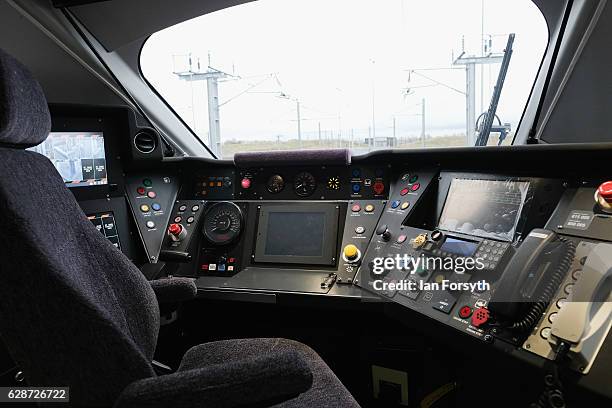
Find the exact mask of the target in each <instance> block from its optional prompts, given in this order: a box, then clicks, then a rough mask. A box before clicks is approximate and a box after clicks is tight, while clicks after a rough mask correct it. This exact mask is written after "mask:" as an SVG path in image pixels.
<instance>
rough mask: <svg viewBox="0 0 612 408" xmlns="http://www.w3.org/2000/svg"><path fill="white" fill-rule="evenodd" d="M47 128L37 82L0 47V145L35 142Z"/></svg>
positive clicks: (45, 108)
mask: <svg viewBox="0 0 612 408" xmlns="http://www.w3.org/2000/svg"><path fill="white" fill-rule="evenodd" d="M50 131H51V115H50V114H49V106H48V105H47V100H46V99H45V95H44V93H43V90H42V88H41V86H40V84H39V83H38V81H36V79H34V76H33V75H32V73H31V72H30V71H29V70H28V69H27V68H26V67H25V66H24V65H23V64H22V63H20V62H19V61H17V60H16V59H15V58H13V57H12V56H10V55H9V54H7V53H6V52H5V51H4V50H2V49H0V146H10V147H18V148H26V147H32V146H36V145H37V144H39V143H41V142H42V141H44V140H45V139H46V138H47V136H48V135H49V132H50Z"/></svg>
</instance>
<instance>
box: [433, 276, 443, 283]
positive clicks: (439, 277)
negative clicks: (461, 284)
mask: <svg viewBox="0 0 612 408" xmlns="http://www.w3.org/2000/svg"><path fill="white" fill-rule="evenodd" d="M434 280H435V282H436V283H442V281H443V280H444V275H442V274H440V275H436V277H435V278H434Z"/></svg>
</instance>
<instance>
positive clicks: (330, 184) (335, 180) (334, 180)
mask: <svg viewBox="0 0 612 408" xmlns="http://www.w3.org/2000/svg"><path fill="white" fill-rule="evenodd" d="M327 188H329V189H330V190H340V178H339V177H337V176H331V177H330V178H328V179H327Z"/></svg>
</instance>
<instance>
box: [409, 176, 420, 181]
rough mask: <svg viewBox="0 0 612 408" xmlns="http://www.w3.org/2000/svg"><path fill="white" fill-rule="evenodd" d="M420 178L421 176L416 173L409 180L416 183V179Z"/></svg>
mask: <svg viewBox="0 0 612 408" xmlns="http://www.w3.org/2000/svg"><path fill="white" fill-rule="evenodd" d="M418 179H419V176H418V175H416V174H415V175H414V176H412V177H410V180H409V182H410V183H416V181H417V180H418Z"/></svg>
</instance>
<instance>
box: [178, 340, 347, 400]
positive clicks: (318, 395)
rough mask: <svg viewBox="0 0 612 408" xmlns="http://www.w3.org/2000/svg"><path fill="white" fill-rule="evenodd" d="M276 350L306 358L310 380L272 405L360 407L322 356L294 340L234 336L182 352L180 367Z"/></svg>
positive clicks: (191, 366) (258, 354) (235, 359)
mask: <svg viewBox="0 0 612 408" xmlns="http://www.w3.org/2000/svg"><path fill="white" fill-rule="evenodd" d="M279 351H296V352H297V353H299V354H300V355H301V356H302V357H303V358H304V359H305V360H306V361H307V362H308V365H309V367H310V370H311V371H312V375H313V380H312V387H311V388H310V390H308V391H307V392H305V393H303V394H301V395H299V396H298V397H295V398H292V399H290V400H287V401H285V402H283V403H281V404H278V405H275V407H282V408H293V407H359V404H358V403H357V401H355V399H354V398H353V396H352V395H351V394H350V393H349V392H348V390H347V389H346V388H345V387H344V385H342V383H341V382H340V380H339V379H338V377H336V375H335V374H334V373H333V371H332V370H331V369H330V368H329V367H328V366H327V364H326V363H325V362H324V361H323V360H322V359H321V357H319V355H318V354H317V353H316V352H315V351H314V350H313V349H311V348H310V347H308V346H306V345H305V344H302V343H299V342H297V341H294V340H288V339H280V338H262V339H234V340H223V341H215V342H211V343H204V344H200V345H197V346H195V347H192V348H191V349H189V350H188V351H187V353H185V355H184V356H183V361H182V362H181V365H180V367H179V371H182V370H191V369H196V368H201V367H204V366H207V365H210V364H223V363H229V362H235V361H238V360H243V359H250V358H255V357H257V356H261V355H265V354H268V353H273V352H279Z"/></svg>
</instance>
